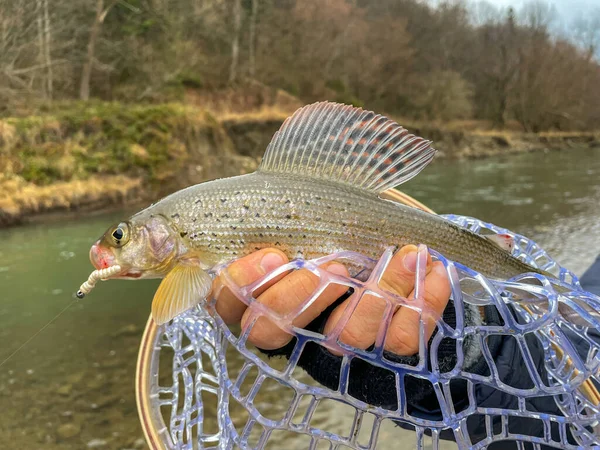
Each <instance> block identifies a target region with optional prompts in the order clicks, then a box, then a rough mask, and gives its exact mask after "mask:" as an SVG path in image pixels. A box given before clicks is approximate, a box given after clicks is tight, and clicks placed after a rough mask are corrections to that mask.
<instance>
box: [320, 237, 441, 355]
mask: <svg viewBox="0 0 600 450" xmlns="http://www.w3.org/2000/svg"><path fill="white" fill-rule="evenodd" d="M416 266H417V247H416V246H414V245H406V246H404V247H402V248H401V249H400V250H399V251H398V252H397V253H396V254H395V255H394V257H393V258H392V260H391V261H390V263H389V265H388V267H387V268H386V271H385V272H384V274H383V276H382V277H381V281H380V283H379V285H380V287H382V288H383V289H386V290H388V291H391V292H393V293H395V294H398V295H400V296H402V297H408V295H409V294H410V292H411V291H412V290H413V289H414V286H415V271H416ZM430 270H431V256H430V255H428V256H427V268H426V272H428V271H430ZM352 300H353V298H352V297H350V298H349V299H348V300H346V301H345V302H344V303H342V304H341V305H340V306H338V307H337V308H336V309H335V310H334V311H333V313H332V314H331V316H330V317H329V319H328V320H327V323H326V325H325V334H328V333H329V332H330V331H331V330H333V329H334V328H335V326H336V325H337V323H338V321H339V320H340V319H341V318H342V316H343V314H344V311H345V310H346V308H347V307H348V306H349V305H350V304H351V303H352ZM386 304H387V302H386V301H385V300H384V299H382V298H379V297H376V296H374V295H364V296H363V297H362V298H361V300H360V301H359V303H358V305H357V306H356V309H355V310H354V312H353V313H352V316H350V318H349V319H348V322H347V323H346V325H345V326H344V329H343V330H342V332H341V333H340V337H339V341H340V342H343V343H344V344H348V345H351V346H353V347H356V348H360V349H366V348H368V347H370V346H371V345H373V343H374V342H375V339H376V338H377V333H378V331H379V329H380V328H381V323H382V320H383V315H384V313H385V309H386Z"/></svg>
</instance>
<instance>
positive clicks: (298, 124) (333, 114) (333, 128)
mask: <svg viewBox="0 0 600 450" xmlns="http://www.w3.org/2000/svg"><path fill="white" fill-rule="evenodd" d="M434 155H435V150H434V149H433V148H432V147H431V142H429V141H427V140H425V139H423V138H420V137H418V136H415V135H412V134H410V133H409V132H408V131H407V130H405V129H404V128H402V127H401V126H400V125H398V124H397V123H396V122H394V121H393V120H390V119H388V118H387V117H384V116H381V115H379V114H375V113H374V112H371V111H365V110H363V109H361V108H354V107H352V106H348V105H341V104H338V103H330V102H321V103H315V104H313V105H308V106H305V107H303V108H300V109H299V110H298V111H296V112H295V113H294V115H293V116H292V117H290V118H289V119H287V120H286V121H285V122H284V124H283V125H282V126H281V128H280V129H279V131H277V133H275V136H273V139H272V140H271V143H270V144H269V146H268V147H267V151H266V153H265V156H264V157H263V159H262V162H261V163H260V166H259V168H258V170H259V171H260V172H265V173H286V174H294V175H301V176H305V177H309V178H318V179H322V180H327V181H331V182H336V183H341V184H346V185H351V186H353V187H356V188H360V189H364V190H367V191H370V192H374V193H380V192H383V191H385V190H387V189H389V188H392V187H394V186H397V185H399V184H401V183H404V182H405V181H408V180H410V179H411V178H412V177H414V176H416V175H417V174H418V173H419V172H420V171H421V170H423V169H424V168H425V166H427V164H429V163H430V162H431V160H432V159H433V157H434Z"/></svg>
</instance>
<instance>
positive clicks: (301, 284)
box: [242, 262, 348, 350]
mask: <svg viewBox="0 0 600 450" xmlns="http://www.w3.org/2000/svg"><path fill="white" fill-rule="evenodd" d="M321 267H322V268H324V269H326V270H327V271H328V272H331V273H334V274H336V275H342V276H348V269H346V267H345V266H344V265H342V264H340V263H335V262H334V263H329V264H326V265H323V266H321ZM318 286H319V277H317V276H316V275H315V274H313V273H311V272H310V271H309V270H305V269H304V270H299V271H296V272H292V273H291V274H289V275H287V276H286V277H285V278H283V279H282V280H281V281H279V282H278V283H277V284H275V285H273V286H272V287H270V288H269V289H267V290H266V291H265V292H264V293H263V294H262V295H261V296H260V297H259V298H258V301H259V302H260V303H262V304H264V305H266V306H268V307H269V309H271V311H273V312H275V313H278V314H288V313H290V312H292V311H294V310H296V309H298V308H300V306H301V305H302V304H303V302H305V301H306V300H307V299H308V298H309V297H310V296H311V295H312V294H313V293H314V292H315V291H316V290H317V288H318ZM347 290H348V287H347V286H345V285H341V284H330V285H328V286H327V287H326V288H325V290H324V291H323V292H322V293H321V295H319V297H317V298H316V299H315V300H314V302H313V303H312V304H311V305H310V306H308V307H307V308H306V309H305V310H304V311H302V313H300V314H299V315H298V317H296V318H295V319H294V320H293V322H292V324H293V325H294V326H296V327H300V328H302V327H305V326H306V325H308V324H309V323H310V322H312V321H313V320H314V319H316V318H317V317H318V316H319V315H320V314H321V313H322V312H323V311H324V310H325V309H326V308H327V307H328V306H329V305H331V304H332V303H333V302H335V301H336V300H337V299H338V298H340V297H341V296H342V295H343V294H344V293H345V292H346V291H347ZM250 317H251V316H250V311H248V310H246V312H245V313H244V315H243V317H242V327H245V326H246V325H247V324H248V323H249V320H250ZM291 339H292V335H290V334H289V333H287V332H286V331H284V330H282V329H281V328H280V327H279V326H277V325H276V324H275V323H274V322H272V321H271V320H270V319H269V318H268V317H265V316H262V317H259V318H258V319H257V320H256V323H255V324H254V326H253V327H252V330H251V331H250V334H249V335H248V341H249V342H250V343H252V344H254V345H255V346H257V347H259V348H262V349H265V350H273V349H276V348H281V347H283V346H284V345H285V344H287V343H288V342H289V341H290V340H291Z"/></svg>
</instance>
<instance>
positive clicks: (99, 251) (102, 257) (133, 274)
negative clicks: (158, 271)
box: [90, 241, 143, 279]
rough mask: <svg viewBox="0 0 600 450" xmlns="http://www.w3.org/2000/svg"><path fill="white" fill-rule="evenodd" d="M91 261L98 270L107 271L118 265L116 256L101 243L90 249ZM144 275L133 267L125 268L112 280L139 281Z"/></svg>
mask: <svg viewBox="0 0 600 450" xmlns="http://www.w3.org/2000/svg"><path fill="white" fill-rule="evenodd" d="M90 261H91V262H92V265H93V266H94V268H95V269H96V270H101V269H107V268H109V267H112V266H114V265H115V264H117V262H116V258H115V255H114V254H113V252H112V251H111V250H110V249H107V248H104V247H103V246H101V245H100V241H98V242H96V243H95V244H94V245H92V248H90ZM142 275H143V273H142V272H141V271H139V270H135V269H132V268H131V267H123V268H122V270H121V271H120V272H118V273H116V274H115V275H112V276H111V277H110V278H125V279H137V278H141V277H142Z"/></svg>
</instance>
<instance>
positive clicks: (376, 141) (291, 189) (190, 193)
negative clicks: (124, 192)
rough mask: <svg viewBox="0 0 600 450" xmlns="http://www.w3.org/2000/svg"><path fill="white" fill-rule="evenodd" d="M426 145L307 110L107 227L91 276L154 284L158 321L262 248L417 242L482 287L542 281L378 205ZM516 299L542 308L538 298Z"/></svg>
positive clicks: (427, 217) (300, 252)
mask: <svg viewBox="0 0 600 450" xmlns="http://www.w3.org/2000/svg"><path fill="white" fill-rule="evenodd" d="M430 144H431V143H430V142H429V141H426V140H424V139H422V138H420V137H418V136H414V135H412V134H410V133H408V132H407V131H406V130H405V129H404V128H402V127H401V126H400V125H398V124H397V123H395V122H393V121H391V120H390V119H388V118H386V117H384V116H381V115H378V114H375V113H373V112H371V111H365V110H362V109H360V108H353V107H351V106H346V105H339V104H333V103H318V104H314V105H309V106H306V107H304V108H301V109H300V110H298V111H297V112H296V113H295V114H294V115H293V116H292V117H290V118H289V119H287V120H286V121H285V123H284V124H283V126H282V127H281V128H280V130H279V131H278V132H277V133H276V134H275V136H274V137H273V140H272V141H271V143H270V144H269V146H268V148H267V150H266V153H265V155H264V157H263V160H262V161H261V164H260V166H259V168H258V170H257V171H256V172H255V173H252V174H249V175H243V176H239V177H233V178H227V179H221V180H215V181H210V182H206V183H202V184H199V185H196V186H192V187H189V188H187V189H183V190H181V191H179V192H176V193H174V194H172V195H170V196H168V197H166V198H164V199H162V200H161V201H159V202H158V203H156V204H154V205H152V206H150V207H149V208H147V209H145V210H143V211H141V212H140V213H138V214H136V215H135V216H133V217H132V218H131V219H130V220H129V221H128V222H124V223H120V224H118V225H116V226H113V227H111V228H109V229H108V230H107V232H106V233H105V234H104V236H103V237H102V238H100V240H99V241H98V242H97V243H96V244H94V246H92V250H91V251H90V258H91V260H92V263H93V264H94V265H95V266H96V268H97V269H99V270H102V269H104V268H106V267H109V266H111V265H115V266H118V267H119V268H120V269H119V272H118V275H117V276H118V277H120V278H129V279H133V278H156V277H159V278H163V281H162V282H161V285H160V286H159V289H158V290H157V292H156V294H155V297H154V300H153V304H152V314H153V317H154V319H155V321H156V322H157V323H159V324H160V323H165V322H167V321H169V320H171V319H172V318H173V317H175V316H176V315H178V314H180V313H182V312H183V311H185V310H187V309H189V308H191V307H193V306H194V305H196V304H198V303H200V302H201V301H202V299H203V296H204V295H205V294H208V292H209V291H210V289H211V284H212V280H211V278H210V276H209V274H208V273H207V270H208V269H210V268H211V267H214V266H216V265H218V264H221V263H225V262H228V261H231V260H234V259H236V258H239V257H242V256H245V255H247V254H249V253H251V252H254V251H256V250H260V249H262V248H266V247H275V248H279V249H281V250H282V251H283V252H284V253H285V254H286V255H287V256H288V257H289V258H290V259H292V258H296V257H303V258H306V259H312V258H315V257H319V256H323V255H329V254H331V253H335V252H340V251H354V252H358V253H361V254H363V255H365V256H368V257H371V258H372V259H377V258H379V257H380V255H381V254H382V253H383V251H384V250H385V248H387V247H389V246H404V245H408V244H415V245H416V244H425V245H427V246H428V247H429V248H430V249H433V250H436V251H437V252H439V253H440V254H442V255H444V256H445V257H446V258H448V259H450V260H453V261H455V262H458V263H461V264H463V265H465V266H467V267H470V268H471V269H474V270H476V271H478V272H479V273H481V274H483V275H484V276H486V277H488V278H491V279H496V280H504V279H509V278H512V277H514V276H517V275H519V274H523V273H528V272H536V273H540V274H543V275H545V276H547V277H553V275H551V274H547V273H545V272H543V271H541V270H538V269H536V268H534V267H531V266H530V265H528V264H525V263H524V262H522V261H520V260H519V259H517V258H514V257H513V256H512V255H511V253H510V251H507V249H508V250H510V246H509V247H508V248H504V247H503V246H502V242H503V239H505V237H503V236H495V237H494V236H491V237H483V236H480V235H477V234H475V233H472V232H471V231H469V230H467V229H465V228H462V227H460V226H457V225H456V224H454V223H451V222H449V221H447V220H445V219H443V218H441V217H439V216H436V215H435V214H430V213H427V212H425V211H422V210H419V209H416V208H412V207H409V206H404V205H402V204H399V203H397V202H393V201H389V200H385V199H382V198H381V197H380V195H381V194H382V193H383V192H385V191H386V190H388V189H390V188H393V187H395V186H397V185H400V184H402V183H404V182H406V181H407V180H409V179H411V178H412V177H414V176H416V175H417V174H418V173H419V172H420V171H421V170H423V168H425V167H426V166H427V164H429V163H430V162H431V160H432V159H433V157H434V155H435V150H434V149H433V148H431V145H430ZM511 243H512V242H509V244H511ZM117 276H115V277H117ZM569 290H570V289H568V288H566V287H564V288H563V287H560V286H557V288H556V291H557V292H559V293H560V294H565V295H566V294H567V293H568V291H569ZM534 297H535V296H534ZM518 301H522V302H525V303H527V302H529V303H530V304H534V305H535V307H536V308H539V309H540V310H543V309H544V308H547V301H546V300H544V299H538V298H537V297H535V298H531V299H530V298H521V299H520V300H518ZM582 307H584V309H585V310H586V311H588V312H590V313H591V314H593V315H594V317H599V316H598V313H597V312H596V311H592V308H591V307H588V306H582ZM563 315H565V313H563ZM569 320H571V321H572V322H573V323H578V324H583V325H585V324H586V323H587V322H586V321H585V320H583V319H578V318H577V317H570V319H569Z"/></svg>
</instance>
